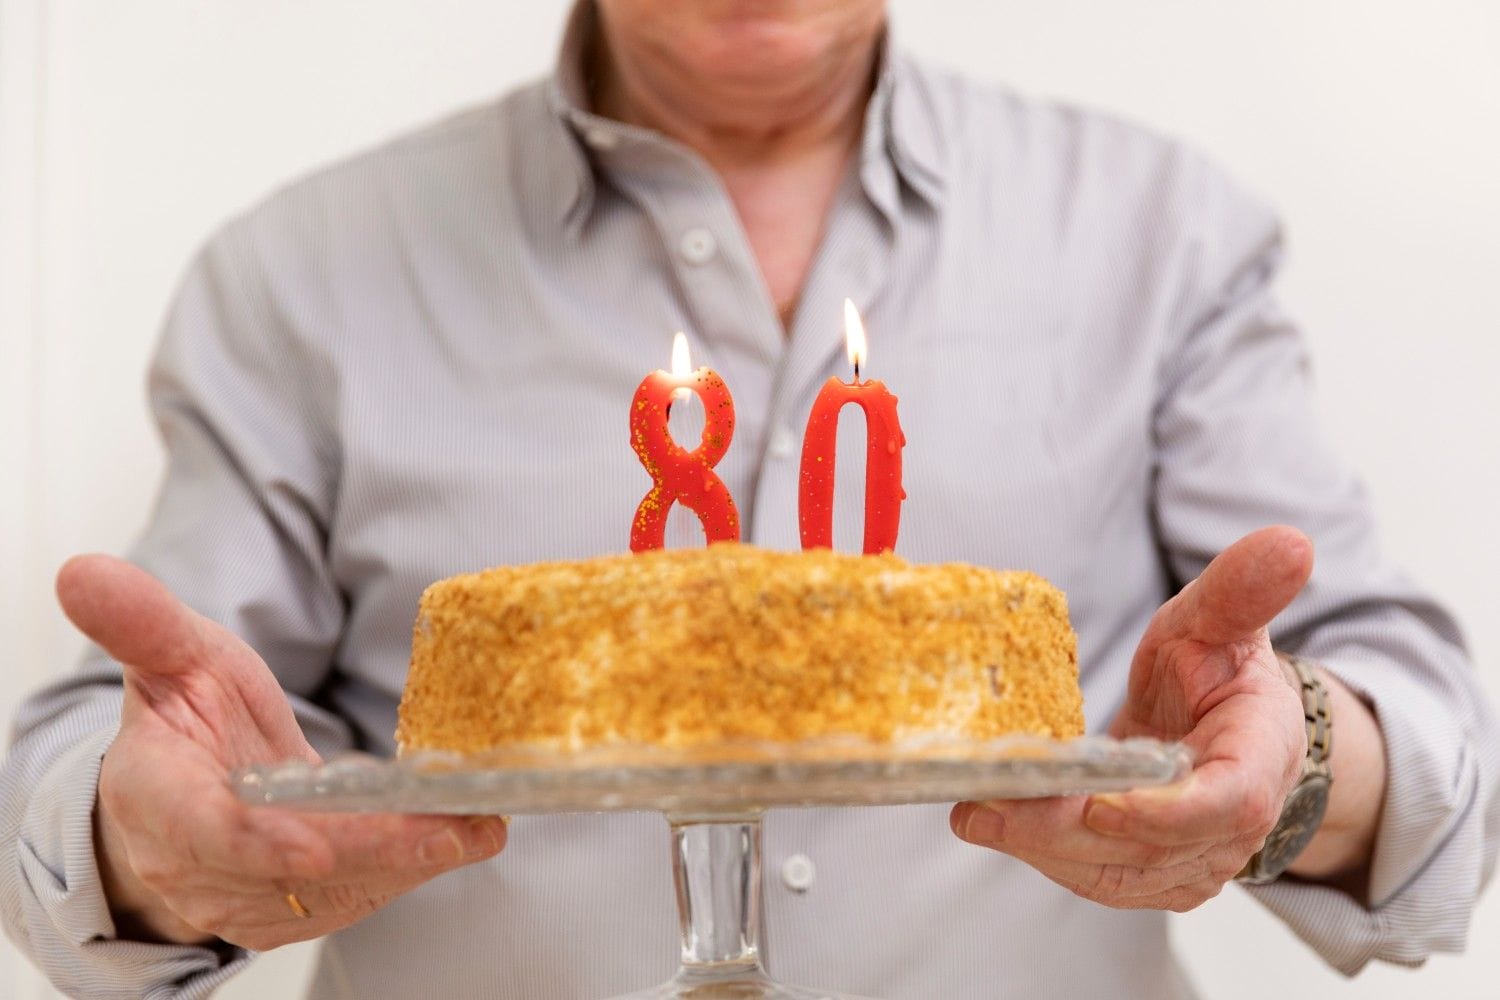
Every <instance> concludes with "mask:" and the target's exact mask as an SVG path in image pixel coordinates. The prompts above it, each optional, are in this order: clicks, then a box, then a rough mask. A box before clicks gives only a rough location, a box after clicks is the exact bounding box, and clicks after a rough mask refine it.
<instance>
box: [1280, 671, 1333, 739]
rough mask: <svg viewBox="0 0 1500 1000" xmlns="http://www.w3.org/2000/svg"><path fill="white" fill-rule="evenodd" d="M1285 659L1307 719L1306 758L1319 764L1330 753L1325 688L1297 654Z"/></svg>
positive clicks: (1330, 726)
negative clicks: (1291, 672) (1300, 691)
mask: <svg viewBox="0 0 1500 1000" xmlns="http://www.w3.org/2000/svg"><path fill="white" fill-rule="evenodd" d="M1286 662H1287V663H1288V665H1290V666H1291V668H1292V671H1293V673H1295V674H1296V675H1297V682H1298V683H1299V684H1300V685H1301V686H1302V716H1303V718H1304V719H1306V720H1307V759H1308V760H1309V761H1311V762H1312V763H1314V764H1322V763H1323V762H1325V761H1326V760H1328V758H1329V757H1330V756H1332V755H1333V715H1332V713H1331V712H1330V711H1329V708H1328V688H1326V687H1324V686H1323V681H1322V680H1321V679H1319V677H1318V672H1317V671H1316V670H1315V669H1313V665H1312V664H1311V663H1308V662H1307V661H1306V660H1304V659H1302V657H1300V656H1288V657H1287V658H1286Z"/></svg>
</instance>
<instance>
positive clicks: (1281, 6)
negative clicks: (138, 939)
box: [0, 0, 1500, 1000]
mask: <svg viewBox="0 0 1500 1000" xmlns="http://www.w3.org/2000/svg"><path fill="white" fill-rule="evenodd" d="M563 15H564V5H563V4H562V3H561V2H559V0H548V2H533V3H528V4H519V3H516V4H505V3H496V2H493V0H490V2H481V0H426V2H424V3H420V4H417V3H401V2H396V0H380V2H373V0H362V2H355V0H320V2H316V3H313V2H308V0H257V2H256V3H253V4H252V3H232V2H229V0H216V2H206V0H133V2H131V3H110V2H106V0H92V2H86V0H75V2H61V3H51V4H48V3H45V0H0V635H4V636H5V637H6V647H7V648H6V654H5V657H4V663H5V668H4V669H5V670H6V671H7V673H6V675H5V677H4V683H3V685H0V688H3V690H0V717H4V718H6V719H8V718H9V716H10V714H11V711H12V710H13V708H14V704H15V702H16V700H17V699H18V698H19V697H21V694H22V692H23V691H24V689H26V688H28V687H30V686H33V685H35V684H36V683H38V682H40V681H41V680H42V679H43V678H45V677H47V676H49V675H51V674H53V673H55V672H57V671H61V670H65V669H67V668H68V665H69V663H70V661H71V660H72V658H73V657H74V655H75V654H76V652H77V649H78V646H79V643H78V641H77V639H76V637H75V636H74V635H73V634H72V633H71V631H70V630H69V628H68V627H67V626H66V624H65V623H64V622H63V621H62V619H61V616H60V615H59V614H58V613H57V612H56V611H55V609H54V607H53V604H52V600H51V593H50V578H51V575H52V573H53V572H54V570H55V568H56V567H57V565H58V564H59V563H60V562H61V561H62V559H63V558H65V557H66V556H67V555H68V554H70V553H72V552H75V551H78V550H83V549H102V550H109V551H120V550H121V549H122V548H124V547H125V546H126V545H127V543H128V541H129V539H130V538H131V536H132V534H133V533H134V532H135V531H136V530H137V528H138V526H139V525H140V523H141V520H142V518H143V516H144V513H145V510H146V507H147V505H148V503H149V499H150V496H151V493H152V490H153V487H154V483H155V480H156V477H157V474H158V471H159V469H160V456H159V452H158V447H157V444H156V442H155V440H154V438H153V436H152V432H151V429H150V425H149V422H148V420H147V416H146V413H145V409H144V406H143V402H142V398H143V397H142V388H141V386H142V373H143V369H144V364H145V360H146V357H147V354H148V351H149V349H150V347H151V344H152V340H153V337H154V335H155V330H156V326H157V323H158V321H159V319H160V316H161V313H162V310H163V308H164V306H165V303H166V301H167V298H168V295H169V294H170V292H171V289H172V287H173V284H174V282H175V280H176V278H177V276H178V275H179V273H180V270H181V268H182V266H183V264H184V262H185V261H186V260H187V258H188V256H189V255H190V253H191V252H192V251H193V249H194V248H195V246H196V245H197V244H198V243H199V242H200V241H201V240H202V239H203V238H204V237H205V235H206V234H208V233H209V232H210V230H211V229H212V228H213V227H214V226H215V225H216V224H217V223H218V222H219V221H220V220H222V219H223V218H224V217H225V216H226V215H227V214H229V213H231V212H234V211H236V210H238V209H240V208H242V207H244V206H246V205H248V204H250V203H251V202H253V201H254V200H255V199H257V198H258V197H259V196H261V195H262V194H263V193H265V192H266V191H267V190H268V189H269V188H271V187H272V186H274V185H276V184H278V183H280V182H282V181H284V180H286V179H288V178H290V177H292V176H295V175H297V174H298V173H300V172H303V171H305V170H307V169H308V168H309V167H311V166H313V165H315V164H319V163H321V162H324V161H327V160H329V159H330V158H333V157H335V156H338V155H340V154H342V153H345V152H347V151H350V150H352V149H355V148H358V147H360V146H363V145H367V144H369V143H371V142H374V141H376V140H378V139H380V138H381V137H383V136H386V135H388V134H390V133H391V132H393V131H396V130H398V129H402V128H404V127H406V126H408V125H411V124H414V123H417V122H420V121H422V120H424V119H427V118H429V117H432V116H434V115H436V114H439V113H442V112H444V111H446V110H448V109H451V108H454V107H456V106H459V105H463V104H466V103H472V102H475V101H481V100H487V99H489V98H491V97H492V96H493V95H495V94H497V93H498V92H500V91H502V90H504V89H506V88H508V87H509V86H510V85H512V84H513V83H514V82H516V81H519V80H521V79H523V78H526V77H530V76H532V75H535V74H537V73H540V72H543V71H544V70H546V69H547V68H548V66H549V64H550V61H551V58H552V53H553V50H554V47H555V43H556V39H557V35H558V30H559V26H560V24H561V21H562V18H563ZM894 16H895V19H896V23H897V27H898V32H899V35H900V38H901V39H902V41H903V42H904V43H905V44H906V45H908V46H909V47H911V48H914V49H916V50H918V51H920V52H922V53H925V54H928V55H929V56H933V57H936V58H939V59H942V60H943V61H946V62H948V63H950V64H953V65H956V66H960V67H963V68H965V69H968V70H970V71H971V72H973V73H975V74H977V75H980V76H984V77H989V78H999V79H1004V80H1007V81H1010V82H1012V83H1014V84H1016V85H1017V86H1019V87H1020V88H1022V89H1023V90H1026V91H1030V92H1033V93H1041V94H1051V95H1057V96H1062V97H1066V98H1069V99H1073V100H1079V101H1084V102H1087V103H1089V104H1094V105H1102V106H1105V107H1108V108H1111V109H1114V110H1116V111H1118V112H1120V113H1123V114H1125V115H1127V116H1129V117H1132V118H1136V119H1140V120H1143V121H1146V122H1150V123H1152V124H1154V125H1156V126H1158V127H1160V128H1162V129H1165V130H1167V131H1170V132H1175V133H1178V134H1181V135H1185V136H1187V137H1189V138H1191V139H1192V140H1193V141H1194V142H1196V143H1197V144H1198V145H1200V146H1202V147H1205V148H1207V149H1208V150H1209V151H1210V152H1211V153H1213V154H1214V155H1215V156H1217V157H1218V158H1219V159H1221V160H1223V161H1224V162H1226V163H1228V164H1230V165H1231V167H1232V168H1233V170H1234V171H1235V172H1236V173H1238V175H1239V176H1240V177H1241V178H1242V179H1244V180H1245V181H1247V182H1248V183H1250V184H1251V185H1252V186H1253V187H1255V188H1257V189H1259V190H1260V191H1261V192H1262V193H1263V194H1265V195H1266V196H1267V197H1269V198H1270V199H1271V200H1272V201H1273V202H1275V203H1276V204H1277V205H1279V206H1280V208H1281V209H1282V211H1283V214H1284V216H1285V218H1286V220H1287V222H1288V225H1289V229H1290V233H1291V263H1290V267H1289V270H1288V271H1287V274H1286V277H1285V281H1284V283H1283V291H1284V297H1285V299H1286V300H1287V301H1288V302H1289V304H1290V305H1291V307H1292V309H1293V310H1294V312H1295V313H1296V314H1298V315H1299V316H1300V317H1301V318H1302V319H1303V320H1304V321H1305V324H1306V327H1307V330H1308V334H1309V337H1310V338H1311V341H1312V344H1313V349H1314V354H1315V358H1316V360H1317V367H1318V371H1319V373H1320V383H1321V393H1322V395H1321V406H1322V411H1323V414H1324V417H1325V420H1326V422H1327V424H1328V427H1329V430H1330V432H1331V434H1332V435H1333V437H1334V438H1335V439H1336V440H1337V441H1338V442H1339V444H1340V445H1341V446H1342V448H1343V450H1344V451H1345V452H1346V453H1347V454H1348V455H1349V456H1350V457H1351V458H1352V459H1353V460H1354V461H1355V462H1356V463H1357V464H1358V465H1359V467H1360V468H1361V469H1362V470H1363V471H1364V473H1365V475H1366V477H1367V478H1368V480H1369V481H1370V483H1371V486H1372V488H1373V490H1374V494H1375V497H1376V500H1377V502H1378V506H1379V510H1380V513H1381V515H1382V519H1383V522H1384V530H1385V534H1386V539H1387V542H1388V544H1389V546H1390V548H1391V549H1392V550H1393V551H1394V552H1395V553H1396V554H1397V555H1398V556H1399V557H1400V558H1401V559H1402V560H1403V561H1404V562H1405V563H1406V564H1407V565H1408V566H1409V567H1410V568H1411V569H1412V571H1413V572H1414V573H1415V574H1416V576H1417V577H1418V578H1419V579H1421V580H1422V581H1424V582H1425V583H1426V584H1428V585H1429V586H1430V587H1432V588H1434V589H1435V590H1436V591H1437V592H1438V593H1439V594H1441V595H1442V596H1443V597H1445V598H1446V599H1447V600H1448V601H1449V602H1451V604H1452V605H1453V606H1455V607H1456V609H1457V610H1458V612H1459V613H1460V615H1461V617H1462V618H1463V620H1464V621H1465V622H1466V623H1467V625H1468V627H1469V630H1470V634H1471V637H1472V640H1473V646H1474V650H1475V655H1476V659H1477V660H1478V662H1479V664H1480V670H1481V671H1483V672H1484V674H1485V675H1486V677H1487V679H1488V683H1489V685H1490V688H1491V690H1492V691H1494V690H1500V670H1497V659H1500V625H1497V623H1496V622H1497V616H1496V614H1495V611H1494V609H1495V608H1496V607H1500V574H1497V573H1496V571H1495V567H1496V566H1497V564H1500V532H1497V530H1496V518H1497V516H1500V514H1497V512H1500V471H1497V446H1496V441H1497V431H1500V417H1497V407H1496V395H1497V390H1496V385H1495V380H1496V375H1497V372H1500V347H1497V341H1500V337H1497V334H1500V291H1497V289H1500V275H1497V271H1500V70H1497V66H1500V5H1497V4H1495V3H1494V2H1493V0H1439V2H1434V3H1428V4H1413V3H1406V2H1396V0H1364V2H1359V3H1355V2H1353V0H1346V2H1343V3H1335V2H1332V0H1261V2H1259V3H1255V4H1238V5H1231V4H1219V3H1215V4H1206V3H1202V2H1193V0H1137V2H1130V3H1110V2H1104V0H1096V2H1089V0H1048V2H1047V3H1033V4H1023V3H1019V2H1011V3H1003V4H980V3H959V2H957V0H950V2H938V3H932V2H928V3H918V2H917V0H897V2H895V4H894ZM1177 934H1178V941H1179V944H1180V946H1181V949H1182V951H1183V952H1184V954H1185V956H1186V960H1187V962H1188V964H1189V966H1190V968H1191V970H1192V972H1193V974H1194V976H1195V978H1196V980H1197V981H1198V983H1199V985H1200V986H1201V988H1202V990H1203V992H1204V993H1205V995H1206V996H1209V997H1220V998H1238V997H1246V998H1249V997H1263V996H1266V995H1269V994H1271V993H1272V991H1273V990H1274V991H1279V992H1280V994H1281V995H1283V996H1289V997H1311V996H1320V997H1331V998H1339V997H1350V996H1360V997H1375V998H1380V997H1406V996H1415V995H1418V994H1419V993H1420V994H1422V995H1446V996H1448V997H1455V998H1462V997H1476V998H1477V997H1482V996H1483V997H1493V996H1496V995H1497V990H1500V987H1497V986H1496V985H1495V984H1497V983H1500V955H1497V954H1496V952H1495V949H1494V947H1493V942H1494V941H1495V940H1496V939H1497V936H1500V900H1497V896H1496V894H1493V893H1492V894H1491V895H1490V896H1489V897H1488V898H1487V901H1486V902H1485V903H1484V904H1483V905H1482V906H1481V908H1480V914H1479V917H1478V920H1477V923H1476V926H1475V928H1474V930H1473V933H1472V939H1473V940H1474V941H1475V942H1476V943H1477V944H1478V947H1476V948H1475V949H1473V952H1474V953H1471V954H1470V955H1468V956H1466V957H1462V958H1450V957H1444V958H1439V959H1435V960H1434V961H1432V962H1431V963H1430V964H1429V966H1428V967H1427V969H1426V970H1424V971H1423V972H1421V973H1417V974H1415V975H1414V974H1411V973H1407V972H1405V971H1402V970H1394V969H1374V970H1371V971H1370V972H1368V973H1367V974H1366V975H1364V976H1363V977H1361V978H1360V979H1359V980H1357V981H1356V982H1354V983H1348V982H1345V981H1343V980H1341V979H1340V978H1338V977H1337V976H1335V975H1333V974H1330V973H1328V972H1327V971H1325V970H1324V969H1323V968H1322V967H1321V966H1320V964H1319V962H1318V961H1317V960H1316V958H1314V957H1312V956H1311V955H1309V954H1308V953H1306V952H1305V951H1304V950H1303V949H1301V948H1300V946H1298V945H1296V944H1295V943H1294V942H1293V940H1292V939H1291V938H1290V937H1289V935H1288V934H1287V933H1286V932H1285V931H1284V930H1282V929H1281V928H1280V927H1279V925H1277V924H1275V923H1274V922H1272V921H1271V920H1270V919H1269V918H1268V917H1266V916H1265V915H1264V914H1263V913H1262V912H1260V911H1259V910H1258V909H1257V908H1256V906H1255V905H1254V904H1253V903H1251V902H1249V901H1248V900H1247V898H1246V897H1245V896H1244V894H1242V893H1240V892H1239V891H1238V890H1235V889H1230V890H1228V891H1226V892H1225V893H1224V894H1223V896H1222V897H1220V899H1218V900H1215V901H1214V902H1212V903H1210V904H1209V905H1207V906H1205V907H1203V908H1202V909H1201V910H1199V911H1198V912H1196V913H1194V914H1192V915H1190V916H1188V917H1186V918H1183V919H1181V920H1180V921H1179V922H1178V924H1177ZM1080 945H1081V946H1084V947H1086V946H1087V943H1086V942H1080ZM1483 952H1488V954H1485V953H1483ZM307 953H308V949H306V948H298V949H286V950H283V951H282V952H279V953H276V954H274V955H272V956H269V957H267V958H265V959H263V960H262V962H261V963H260V964H259V966H258V967H257V968H256V969H255V970H254V971H253V972H252V973H250V974H248V975H246V976H245V977H243V978H242V979H241V980H239V981H236V982H235V983H234V984H232V985H231V986H230V987H229V988H227V989H226V990H225V991H224V995H226V996H232V997H238V998H245V1000H248V998H251V997H257V998H260V997H282V996H293V995H296V989H297V987H296V985H295V984H297V983H299V982H300V977H301V976H302V975H303V970H304V968H305V964H306V956H307ZM51 995H52V994H51V993H50V992H49V991H48V990H47V989H46V988H45V986H43V985H42V984H41V981H40V979H39V978H38V977H37V976H36V974H35V973H34V972H32V971H31V970H30V968H29V966H28V965H27V963H26V962H25V961H24V960H23V959H21V958H19V957H18V956H17V955H16V953H15V952H14V950H13V949H11V947H10V946H9V944H7V943H0V996H7V997H17V998H19V1000H40V998H43V997H50V996H51Z"/></svg>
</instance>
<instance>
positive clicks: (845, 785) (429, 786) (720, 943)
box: [231, 737, 1192, 1000]
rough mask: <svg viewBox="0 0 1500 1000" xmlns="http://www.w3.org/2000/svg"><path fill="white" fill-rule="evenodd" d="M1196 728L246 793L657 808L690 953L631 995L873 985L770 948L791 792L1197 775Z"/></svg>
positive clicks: (497, 809)
mask: <svg viewBox="0 0 1500 1000" xmlns="http://www.w3.org/2000/svg"><path fill="white" fill-rule="evenodd" d="M1191 766H1192V759H1191V756H1190V754H1189V752H1188V751H1187V749H1186V748H1184V747H1183V746H1181V745H1180V744H1168V743H1159V742H1156V741H1154V740H1111V739H1105V738H1102V737H1088V738H1084V739H1077V740H1069V741H1056V740H1040V739H1035V738H1024V737H1023V738H1015V737H1012V738H1007V739H1002V740H996V741H993V742H988V743H970V742H955V741H942V740H920V741H910V742H905V743H897V744H874V743H867V742H864V741H858V740H842V739H830V740H819V741H812V742H806V743H799V744H791V745H784V744H755V743H736V744H726V745H722V746H716V747H708V748H694V749H692V750H666V749H661V748H652V747H611V748H609V749H604V750H592V751H586V752H581V753H566V754H564V753H558V752H556V751H552V750H543V749H536V750H526V749H519V750H507V751H505V752H497V753H490V754H485V755H468V756H464V755H456V754H444V753H425V752H424V753H412V754H407V755H404V756H402V757H400V758H398V759H396V760H382V759H378V758H375V757H369V756H365V755H345V756H341V757H338V758H335V759H333V760H331V761H330V762H328V763H326V764H323V765H320V766H312V765H308V764H304V763H286V764H277V765H266V766H259V767H252V768H247V769H244V770H242V771H239V772H237V773H236V774H235V775H234V776H233V777H232V779H231V780H232V784H233V786H234V789H235V791H236V793H237V794H238V795H239V796H240V797H241V798H242V799H243V800H245V801H247V802H250V803H253V804H257V805H273V806H287V807H292V808H299V809H309V810H316V811H323V812H351V811H352V812H411V813H461V814H480V813H500V814H508V815H514V814H517V813H560V812H618V811H639V810H656V811H660V812H662V813H665V814H666V817H667V822H668V826H669V828H670V830H671V847H672V877H673V881H674V882H675V884H676V890H677V911H678V924H679V928H680V931H681V938H682V957H681V967H680V969H679V971H678V973H677V975H676V976H674V977H673V978H672V979H671V980H669V981H668V982H666V983H664V984H662V985H660V986H657V987H654V988H652V989H647V990H643V991H641V992H638V993H631V994H628V995H626V996H623V997H618V998H615V1000H859V998H857V997H852V996H850V995H848V994H840V993H830V992H827V991H820V990H810V989H804V988H801V987H795V986H788V985H784V984H781V983H777V982H776V981H775V980H773V979H772V978H771V977H770V975H769V974H768V973H767V972H766V970H765V968H764V966H763V963H762V959H761V945H760V931H761V913H760V889H761V851H760V817H761V814H762V813H763V812H764V811H765V810H766V809H769V808H774V807H781V806H838V805H842V806H855V805H907V804H915V803H931V802H957V801H960V800H970V799H975V800H983V799H1002V798H1038V797H1042V796H1051V795H1078V794H1084V793H1089V792H1103V791H1123V790H1125V789H1129V788H1139V787H1144V786H1147V785H1162V784H1168V783H1170V782H1173V781H1176V780H1178V779H1179V778H1181V777H1183V776H1184V775H1185V774H1186V773H1187V772H1188V771H1189V770H1190V768H1191Z"/></svg>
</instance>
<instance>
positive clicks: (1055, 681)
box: [396, 543, 1083, 752]
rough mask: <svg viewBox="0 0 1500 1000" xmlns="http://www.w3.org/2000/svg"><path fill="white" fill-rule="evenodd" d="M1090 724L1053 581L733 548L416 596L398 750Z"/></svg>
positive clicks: (682, 743) (493, 573) (550, 571)
mask: <svg viewBox="0 0 1500 1000" xmlns="http://www.w3.org/2000/svg"><path fill="white" fill-rule="evenodd" d="M1082 732H1083V702H1082V697H1081V695H1080V693H1079V687H1078V660H1077V652H1076V640H1075V637H1074V635H1073V630H1072V628H1071V627H1070V625H1069V624H1068V610H1067V602H1066V599H1065V598H1064V597H1063V595H1062V593H1061V592H1060V591H1058V590H1057V589H1056V588H1055V587H1053V586H1052V585H1050V584H1049V583H1047V582H1046V581H1045V580H1043V579H1042V578H1041V577H1038V576H1036V575H1034V574H1031V573H1025V572H996V571H994V570H989V569H982V568H980V567H977V566H968V565H963V564H957V563H954V564H947V565H935V566H918V565H912V564H910V563H907V562H906V561H904V560H902V559H901V558H899V557H897V556H894V555H879V556H854V555H842V554H839V553H835V552H831V551H828V550H817V551H810V552H773V551H769V550H765V549H759V548H755V547H752V546H749V545H741V544H737V543H720V544H716V545H711V546H707V547H703V548H695V549H678V550H667V551H657V552H645V553H640V554H634V555H620V556H604V557H600V558H596V559H587V560H583V561H578V562H553V563H539V564H535V565H528V566H505V567H500V568H496V569H490V570H486V571H484V572H482V573H473V574H469V575H465V576H456V577H453V578H451V579H448V580H442V581H440V582H438V583H434V584H433V585H432V586H430V587H429V588H427V591H426V593H424V594H423V595H422V600H421V606H420V609H419V613H418V616H417V622H416V626H415V628H414V630H413V639H412V658H411V672H410V674H409V675H408V677H407V682H406V691H405V693H404V695H403V696H402V699H401V709H400V723H399V725H398V727H397V730H396V738H397V741H398V743H399V744H400V746H401V748H402V750H403V751H411V750H417V749H442V750H452V751H460V752H477V751H484V750H491V749H497V748H504V747H510V746H515V745H518V744H522V745H533V746H538V747H545V748H554V749H562V750H579V749H585V748H593V747H601V746H609V745H617V744H650V745H661V746H666V747H676V748H684V747H693V746H701V745H706V744H716V743H722V742H725V741H736V742H737V741H745V740H752V741H764V740H769V741H800V740H804V739H809V738H817V737H827V736H854V737H863V738H866V739H869V740H874V741H890V740H901V739H906V738H914V737H926V736H933V737H938V738H948V737H951V738H957V739H976V740H984V739H990V738H993V737H996V736H999V735H1003V734H1009V733H1032V734H1036V735H1038V736H1051V737H1058V738H1066V737H1072V736H1077V735H1080V734H1081V733H1082Z"/></svg>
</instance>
